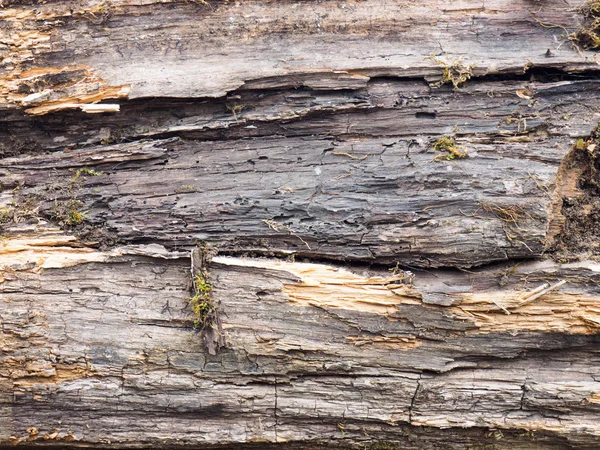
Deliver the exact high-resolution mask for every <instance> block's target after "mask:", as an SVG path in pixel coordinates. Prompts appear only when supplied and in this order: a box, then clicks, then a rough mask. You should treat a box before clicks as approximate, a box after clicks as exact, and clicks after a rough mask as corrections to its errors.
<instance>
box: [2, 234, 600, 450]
mask: <svg viewBox="0 0 600 450" xmlns="http://www.w3.org/2000/svg"><path fill="white" fill-rule="evenodd" d="M61 239H62V242H61ZM67 243H68V241H66V240H65V239H64V238H61V237H60V236H56V235H53V234H52V233H47V234H44V235H41V236H40V235H39V234H38V236H37V237H34V236H32V237H30V240H29V242H27V241H26V240H22V241H21V242H20V245H21V246H22V247H21V248H22V251H21V252H20V255H21V260H19V261H14V260H13V261H12V262H11V260H10V258H9V257H7V256H3V260H2V263H3V264H5V267H6V268H7V269H9V268H10V267H11V264H12V267H13V270H6V271H5V272H4V283H3V297H2V301H3V305H2V311H3V312H2V320H3V330H2V345H3V356H2V377H3V378H2V384H1V385H0V386H1V389H2V394H3V399H4V400H3V402H4V406H3V410H4V414H5V417H9V418H10V419H8V420H6V421H5V422H4V425H3V428H2V429H1V435H0V437H1V438H2V440H3V441H4V442H17V441H23V442H25V443H26V442H38V441H42V442H45V443H48V442H54V441H57V442H59V443H60V442H64V441H73V442H80V443H94V444H112V445H116V446H143V445H158V444H161V443H162V444H177V445H206V444H227V443H244V442H263V443H269V442H288V441H289V442H294V441H299V442H304V443H305V444H306V443H308V442H310V441H312V440H314V441H317V442H330V443H336V442H340V443H346V445H350V444H351V443H353V444H364V445H365V446H366V447H367V448H379V447H375V445H376V444H377V443H378V442H380V441H389V442H390V443H392V442H396V443H399V444H400V445H407V447H400V448H437V447H439V448H449V446H450V445H456V448H464V447H462V446H464V445H465V442H472V439H480V441H479V442H478V445H483V444H493V445H495V447H494V448H509V447H511V446H514V439H513V438H514V436H513V437H512V438H511V437H510V436H511V434H514V432H515V430H519V433H517V434H519V438H518V439H517V441H519V442H521V444H520V445H522V446H523V447H522V448H529V447H528V446H529V445H539V448H565V447H566V446H567V444H569V445H572V446H574V447H576V448H587V447H589V448H595V447H596V445H597V442H598V439H599V436H600V428H598V422H597V411H598V407H597V404H598V401H599V400H598V396H599V392H600V380H598V371H597V367H598V363H599V362H598V353H597V343H598V335H597V330H598V327H600V310H599V309H598V306H597V298H598V297H597V296H598V288H597V284H598V267H597V265H589V264H585V263H571V264H568V265H563V266H562V267H561V266H559V265H557V264H556V263H553V262H549V261H546V262H533V263H527V264H525V263H524V264H522V265H520V266H519V267H518V268H516V269H515V270H514V271H512V272H510V270H511V269H512V267H511V266H506V267H498V268H496V269H493V270H492V269H486V270H477V271H475V272H472V273H464V272H458V271H446V272H436V273H429V272H427V271H419V272H417V273H416V276H415V282H414V285H413V286H412V287H408V286H406V285H405V284H399V283H398V282H397V281H394V279H393V278H392V279H390V275H389V272H387V271H384V273H382V272H381V271H375V270H372V269H364V270H361V271H357V270H355V271H349V270H347V269H343V268H335V267H332V266H327V265H322V264H308V263H294V262H284V261H274V260H270V259H240V258H232V257H217V258H215V259H214V260H213V263H212V264H211V268H210V269H211V280H212V283H213V288H214V298H215V299H216V300H217V301H219V302H220V303H221V306H220V316H221V318H222V332H223V334H224V336H225V339H226V342H227V346H226V348H224V349H221V350H220V351H219V352H218V353H217V354H216V355H209V354H207V353H205V351H204V347H203V344H202V341H201V339H200V338H199V336H198V334H196V333H194V332H193V331H191V330H190V312H189V309H188V308H187V304H186V301H185V297H186V296H187V295H188V289H187V288H186V282H187V280H188V278H189V277H188V275H187V274H186V269H188V268H189V256H188V255H187V254H181V253H178V254H173V253H169V252H166V251H164V249H162V250H161V249H160V248H159V247H157V246H146V247H145V248H144V247H138V248H136V249H132V248H129V249H127V248H125V249H120V250H112V251H111V253H110V254H109V253H101V252H95V251H89V250H87V249H73V248H70V247H64V245H66V244H67ZM15 246H16V244H15ZM36 248H37V250H36ZM132 253H137V255H136V254H132ZM144 253H147V254H150V255H153V257H148V256H143V254H144ZM65 255H70V259H68V260H67V259H65ZM167 258H175V259H167ZM85 261H91V262H88V263H85ZM27 262H29V264H28V265H27ZM74 264H76V265H74ZM38 265H39V266H38ZM24 266H27V267H28V270H23V267H24ZM60 266H65V267H64V268H60ZM40 267H41V268H43V267H45V268H46V269H45V270H39V268H40ZM19 268H21V270H19ZM15 269H16V270H15ZM507 272H509V273H510V275H509V276H508V277H507V276H506V273H507ZM559 277H563V278H567V279H569V280H570V282H569V284H568V285H567V286H566V287H563V288H561V291H560V292H556V293H552V294H548V295H547V296H545V297H544V298H542V299H540V300H538V301H537V302H535V303H531V304H529V305H524V306H522V307H520V308H514V306H515V305H516V304H517V303H518V298H517V297H518V295H519V293H520V291H522V290H528V289H531V288H533V287H537V286H538V285H539V284H540V283H541V282H542V280H550V281H552V280H556V279H557V278H559ZM500 284H505V286H504V287H503V288H501V287H500ZM440 297H443V298H444V299H445V300H448V301H441V300H440ZM441 303H445V304H446V305H447V306H442V305H441ZM496 304H498V305H501V306H502V307H504V308H507V309H508V310H509V311H510V310H512V314H510V315H507V314H506V313H505V312H504V311H502V310H501V309H500V308H499V307H498V306H496ZM407 427H408V428H407ZM421 427H423V428H421ZM432 428H444V429H445V428H449V429H448V430H446V431H440V432H439V433H441V434H440V435H439V436H438V438H431V437H430V436H429V433H430V432H431V431H430V430H431V429H432ZM462 428H467V430H461V429H462ZM470 428H473V430H471V431H469V430H468V429H470ZM27 430H29V431H27ZM486 430H487V431H486ZM489 430H492V431H491V432H490V431H489ZM493 430H497V431H493ZM505 432H506V433H507V440H504V433H505ZM55 433H56V434H55ZM471 433H475V434H474V435H472V434H471ZM428 436H429V437H428ZM442 436H444V438H443V439H441V437H442ZM429 439H433V440H432V441H431V442H430V441H429ZM436 439H441V441H442V442H438V443H437V444H436ZM534 443H535V444H534ZM546 444H547V445H546ZM390 445H391V444H390ZM436 446H437V447H436ZM385 448H388V447H385ZM389 448H395V447H389Z"/></svg>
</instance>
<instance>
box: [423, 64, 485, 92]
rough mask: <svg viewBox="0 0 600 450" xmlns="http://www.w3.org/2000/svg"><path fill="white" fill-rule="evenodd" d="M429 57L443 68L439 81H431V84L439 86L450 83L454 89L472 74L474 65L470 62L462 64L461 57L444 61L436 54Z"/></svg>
mask: <svg viewBox="0 0 600 450" xmlns="http://www.w3.org/2000/svg"><path fill="white" fill-rule="evenodd" d="M431 59H432V60H433V61H435V62H436V63H437V64H439V65H440V66H442V67H443V69H444V71H443V72H442V78H441V79H440V81H438V82H437V83H433V85H432V86H434V87H440V86H442V85H444V84H452V86H454V88H455V89H458V88H459V87H460V86H461V85H463V84H464V83H466V82H467V81H468V80H470V79H471V77H472V76H473V68H474V67H475V66H474V65H472V64H469V65H465V64H463V63H462V58H458V59H456V60H454V61H444V60H442V59H439V58H437V57H436V56H431Z"/></svg>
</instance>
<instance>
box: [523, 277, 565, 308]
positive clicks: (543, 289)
mask: <svg viewBox="0 0 600 450" xmlns="http://www.w3.org/2000/svg"><path fill="white" fill-rule="evenodd" d="M566 282H567V281H566V280H561V281H559V282H558V283H556V284H553V285H552V286H548V283H544V284H542V285H541V286H538V287H537V288H535V289H534V290H532V291H531V292H528V293H527V294H525V295H523V296H521V302H520V303H518V304H517V305H515V306H513V308H520V307H521V306H524V305H527V304H529V303H531V302H534V301H535V300H537V299H538V298H540V297H541V296H543V295H546V294H547V293H548V292H551V291H554V290H556V289H558V288H559V287H561V286H562V285H563V284H565V283H566Z"/></svg>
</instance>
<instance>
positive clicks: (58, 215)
mask: <svg viewBox="0 0 600 450" xmlns="http://www.w3.org/2000/svg"><path fill="white" fill-rule="evenodd" d="M82 207H83V203H82V202H80V201H79V200H70V201H68V202H67V203H59V202H57V201H55V202H54V209H53V210H52V214H51V215H50V218H51V219H52V220H53V221H55V222H58V224H59V225H61V226H66V227H75V226H77V225H81V224H82V223H83V222H84V221H85V220H86V219H87V214H88V213H87V211H82V210H81V208H82Z"/></svg>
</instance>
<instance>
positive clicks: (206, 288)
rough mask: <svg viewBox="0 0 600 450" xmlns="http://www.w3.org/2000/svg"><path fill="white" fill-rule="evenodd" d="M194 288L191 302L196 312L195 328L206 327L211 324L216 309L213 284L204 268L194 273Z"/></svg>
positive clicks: (193, 310)
mask: <svg viewBox="0 0 600 450" xmlns="http://www.w3.org/2000/svg"><path fill="white" fill-rule="evenodd" d="M193 289H194V295H193V296H192V297H191V298H190V300H189V302H190V307H191V308H192V312H193V313H194V328H196V329H198V328H200V329H204V328H205V327H206V326H207V325H209V324H210V322H211V320H212V317H213V315H214V313H215V311H216V308H215V304H214V302H213V300H212V286H211V284H210V281H209V279H208V275H207V273H206V272H205V271H204V270H199V271H198V272H196V275H194V278H193Z"/></svg>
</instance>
